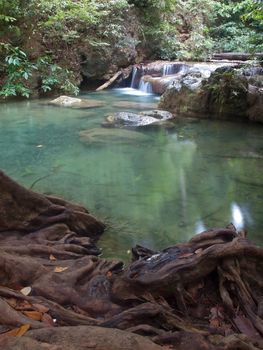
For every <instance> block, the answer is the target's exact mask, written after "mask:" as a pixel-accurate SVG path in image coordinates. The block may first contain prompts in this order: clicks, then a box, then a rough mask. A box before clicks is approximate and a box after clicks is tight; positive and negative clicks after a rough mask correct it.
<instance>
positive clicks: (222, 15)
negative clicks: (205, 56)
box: [210, 0, 263, 52]
mask: <svg viewBox="0 0 263 350" xmlns="http://www.w3.org/2000/svg"><path fill="white" fill-rule="evenodd" d="M261 4H262V3H261ZM260 8H261V11H260ZM262 9H263V8H262V5H260V2H259V1H257V0H256V1H255V0H242V1H238V2H237V1H230V0H225V1H223V2H219V1H216V2H215V4H214V11H215V13H216V14H217V16H216V18H215V21H214V23H213V25H212V26H211V28H210V33H211V36H212V38H213V39H214V41H215V45H214V49H215V50H216V51H227V52H230V51H240V52H242V51H243V52H254V51H261V50H262V48H263V42H262V32H261V34H260V33H259V29H260V28H259V27H260V23H259V22H258V19H257V20H256V17H254V18H253V15H252V13H254V14H256V13H257V15H259V12H261V16H262V13H263V12H262ZM253 11H256V12H253ZM258 11H259V12H258ZM261 30H263V27H262V28H261Z"/></svg>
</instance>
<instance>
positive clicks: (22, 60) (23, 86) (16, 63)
mask: <svg viewBox="0 0 263 350" xmlns="http://www.w3.org/2000/svg"><path fill="white" fill-rule="evenodd" d="M1 48H2V50H5V51H8V54H7V56H6V57H5V60H4V64H3V67H2V70H3V73H4V79H3V86H2V88H1V90H0V96H3V97H8V96H23V97H27V98H28V97H29V96H30V92H31V91H30V89H29V88H28V86H27V80H28V78H29V77H30V76H31V75H32V71H33V70H34V69H37V67H36V66H35V65H34V64H33V63H31V62H30V61H29V60H28V57H27V55H26V53H25V52H24V51H22V50H21V49H20V48H19V47H13V46H12V45H10V44H1Z"/></svg>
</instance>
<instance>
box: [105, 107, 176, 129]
mask: <svg viewBox="0 0 263 350" xmlns="http://www.w3.org/2000/svg"><path fill="white" fill-rule="evenodd" d="M171 119H173V115H172V113H170V112H167V111H162V110H153V111H145V112H138V113H132V112H119V113H114V114H112V115H109V116H107V117H106V120H105V122H104V123H103V126H104V127H116V128H123V127H124V128H125V127H127V128H129V127H131V128H133V127H136V128H137V127H145V126H150V125H164V126H165V125H167V121H169V120H171Z"/></svg>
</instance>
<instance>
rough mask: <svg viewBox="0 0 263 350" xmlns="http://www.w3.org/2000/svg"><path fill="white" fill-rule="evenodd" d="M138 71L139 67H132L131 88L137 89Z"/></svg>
mask: <svg viewBox="0 0 263 350" xmlns="http://www.w3.org/2000/svg"><path fill="white" fill-rule="evenodd" d="M137 73H138V69H137V68H136V67H133V69H132V80H131V88H133V89H135V88H136V86H137V85H138V84H137Z"/></svg>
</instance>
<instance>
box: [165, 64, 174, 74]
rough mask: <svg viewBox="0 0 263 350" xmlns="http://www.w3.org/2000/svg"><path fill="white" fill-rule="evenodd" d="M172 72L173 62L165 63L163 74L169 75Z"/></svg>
mask: <svg viewBox="0 0 263 350" xmlns="http://www.w3.org/2000/svg"><path fill="white" fill-rule="evenodd" d="M173 73H174V65H173V64H165V65H164V66H163V76H164V75H171V74H173Z"/></svg>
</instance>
